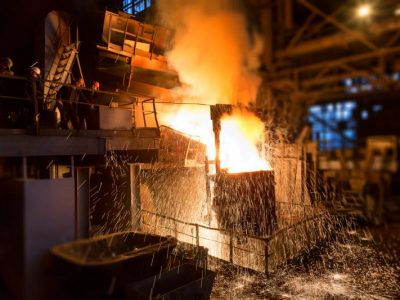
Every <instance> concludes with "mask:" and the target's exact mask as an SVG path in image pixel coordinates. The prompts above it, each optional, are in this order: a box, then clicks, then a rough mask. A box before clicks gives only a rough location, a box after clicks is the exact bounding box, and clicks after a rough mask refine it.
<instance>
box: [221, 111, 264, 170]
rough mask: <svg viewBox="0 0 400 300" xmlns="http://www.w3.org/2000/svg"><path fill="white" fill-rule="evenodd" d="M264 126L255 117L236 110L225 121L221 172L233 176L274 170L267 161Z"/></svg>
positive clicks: (222, 135) (223, 123)
mask: <svg viewBox="0 0 400 300" xmlns="http://www.w3.org/2000/svg"><path fill="white" fill-rule="evenodd" d="M264 132H265V130H264V124H263V122H262V121H261V120H260V119H259V118H257V117H256V116H255V115H254V114H252V113H250V112H248V111H243V110H236V111H234V112H233V114H232V115H225V116H223V117H222V120H221V135H220V143H221V146H220V159H221V169H227V171H228V172H229V173H239V172H251V171H259V170H271V166H270V164H269V163H268V162H267V160H266V159H265V151H263V150H264Z"/></svg>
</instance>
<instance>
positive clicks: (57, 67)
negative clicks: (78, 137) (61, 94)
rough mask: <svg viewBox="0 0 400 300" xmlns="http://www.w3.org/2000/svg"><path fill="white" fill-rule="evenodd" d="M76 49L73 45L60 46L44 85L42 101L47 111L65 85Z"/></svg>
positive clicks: (52, 105) (76, 52) (51, 107)
mask: <svg viewBox="0 0 400 300" xmlns="http://www.w3.org/2000/svg"><path fill="white" fill-rule="evenodd" d="M77 54H78V49H77V46H76V44H75V43H72V44H70V45H61V46H60V47H59V48H58V52H57V55H56V56H55V58H54V61H53V65H52V66H51V68H50V71H49V73H48V75H47V77H46V81H45V84H44V101H45V104H46V107H47V109H49V110H51V109H53V107H54V105H55V102H56V101H55V100H56V96H57V92H58V90H59V89H60V88H61V86H62V85H63V84H65V83H66V81H67V79H68V76H69V74H70V72H71V69H72V66H73V64H74V61H75V58H76V57H77Z"/></svg>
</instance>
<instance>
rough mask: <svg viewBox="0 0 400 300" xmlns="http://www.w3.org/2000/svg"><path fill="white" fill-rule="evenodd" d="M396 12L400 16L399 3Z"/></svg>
mask: <svg viewBox="0 0 400 300" xmlns="http://www.w3.org/2000/svg"><path fill="white" fill-rule="evenodd" d="M394 14H395V15H396V16H400V5H398V6H397V7H396V9H395V10H394Z"/></svg>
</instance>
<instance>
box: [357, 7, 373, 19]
mask: <svg viewBox="0 0 400 300" xmlns="http://www.w3.org/2000/svg"><path fill="white" fill-rule="evenodd" d="M371 12H372V9H371V6H370V5H368V4H362V5H360V6H359V7H357V16H358V17H359V18H363V19H364V18H368V17H369V16H370V15H371Z"/></svg>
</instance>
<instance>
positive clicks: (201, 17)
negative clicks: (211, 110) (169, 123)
mask: <svg viewBox="0 0 400 300" xmlns="http://www.w3.org/2000/svg"><path fill="white" fill-rule="evenodd" d="M157 5H158V12H159V17H160V18H161V21H162V23H163V24H165V25H166V26H167V27H169V28H170V29H172V30H173V31H174V33H175V35H174V40H173V42H172V48H171V49H170V51H168V52H167V59H168V63H169V64H170V65H171V66H172V67H173V68H174V69H175V70H177V71H178V73H179V78H180V81H181V83H182V88H181V89H180V91H179V92H180V93H181V94H182V96H183V98H185V97H196V98H197V99H199V100H200V101H201V102H202V103H207V104H215V103H224V104H235V105H240V104H242V105H247V104H248V103H249V102H251V101H254V100H255V99H256V96H257V90H258V86H259V85H260V82H261V79H260V77H259V76H258V75H257V73H256V70H257V68H258V66H259V60H258V57H259V54H260V52H261V51H262V41H261V39H260V37H259V36H257V35H256V34H254V33H250V32H249V31H248V26H247V25H248V24H247V22H246V18H245V16H244V15H243V14H242V13H241V12H240V11H239V10H237V9H235V7H234V3H233V1H232V0H229V1H228V0H213V1H208V0H207V1H206V0H196V1H188V0H159V1H158V2H157Z"/></svg>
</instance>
